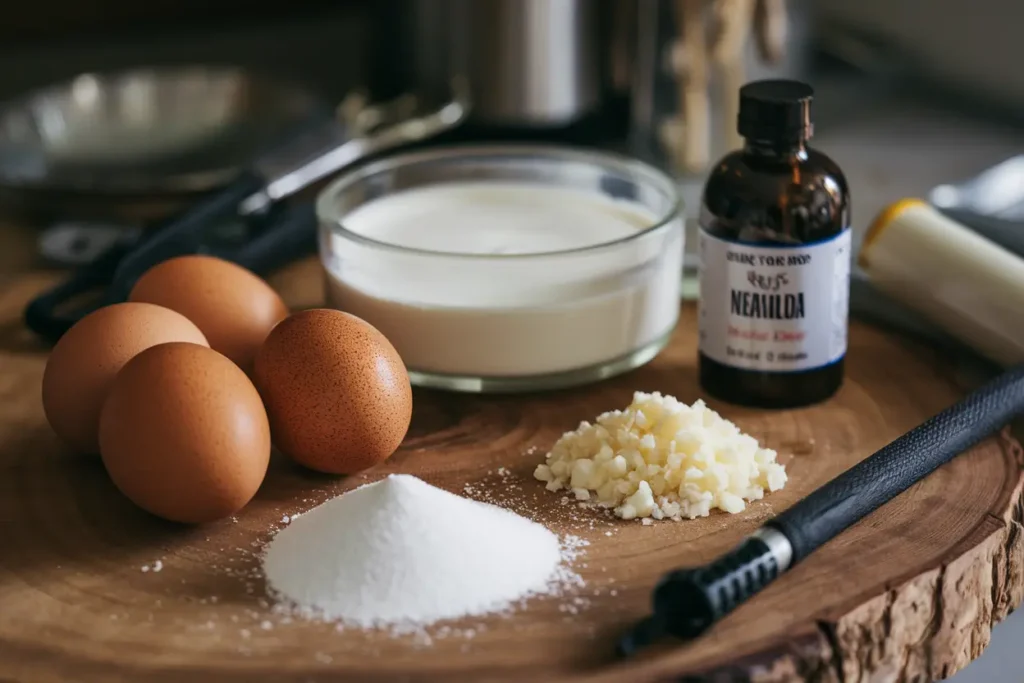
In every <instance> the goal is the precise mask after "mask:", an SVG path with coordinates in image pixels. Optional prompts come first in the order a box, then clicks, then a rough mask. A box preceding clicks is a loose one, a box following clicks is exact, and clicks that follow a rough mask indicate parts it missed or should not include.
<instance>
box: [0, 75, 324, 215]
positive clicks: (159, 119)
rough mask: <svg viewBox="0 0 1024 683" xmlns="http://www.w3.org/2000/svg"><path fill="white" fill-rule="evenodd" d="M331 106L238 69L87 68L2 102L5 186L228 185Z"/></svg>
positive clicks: (163, 189) (176, 190) (156, 190)
mask: <svg viewBox="0 0 1024 683" xmlns="http://www.w3.org/2000/svg"><path fill="white" fill-rule="evenodd" d="M331 116H333V112H332V108H331V107H329V106H327V105H326V104H325V103H324V102H323V101H321V100H320V99H319V98H317V97H315V96H314V95H312V94H311V93H310V92H308V91H306V90H304V89H302V88H300V87H297V86H295V85H289V84H285V83H281V82H278V81H274V80H272V79H268V78H261V77H258V76H256V75H254V74H252V73H250V72H248V71H245V70H243V69H240V68H233V67H224V68H214V67H202V66H195V67H178V68H174V67H166V68H147V69H137V70H131V71H122V72H113V73H106V74H102V73H100V74H93V73H87V74H82V75H79V76H77V77H75V78H74V79H72V80H70V81H68V82H66V83H62V84H59V85H55V86H51V87H47V88H43V89H41V90H37V91H34V92H31V93H29V94H27V95H26V96H24V97H22V98H20V99H18V100H15V101H12V102H7V103H4V104H0V187H3V188H7V189H14V190H43V191H60V192H83V193H93V194H103V195H125V194H180V193H190V192H198V191H205V190H208V189H211V188H213V187H217V186H219V185H222V184H224V183H225V182H227V181H229V180H230V179H231V178H232V177H234V176H235V175H236V174H237V173H238V171H239V169H241V168H242V167H244V166H245V165H247V164H248V163H249V162H251V161H252V159H253V157H254V156H256V155H257V154H259V153H260V152H262V151H263V150H265V149H266V148H267V147H270V146H273V145H274V144H276V143H278V142H280V141H281V139H282V138H286V137H287V136H288V135H289V134H290V132H291V131H294V130H296V129H298V128H300V127H302V126H305V125H309V123H310V122H311V121H314V120H316V119H318V118H327V117H331Z"/></svg>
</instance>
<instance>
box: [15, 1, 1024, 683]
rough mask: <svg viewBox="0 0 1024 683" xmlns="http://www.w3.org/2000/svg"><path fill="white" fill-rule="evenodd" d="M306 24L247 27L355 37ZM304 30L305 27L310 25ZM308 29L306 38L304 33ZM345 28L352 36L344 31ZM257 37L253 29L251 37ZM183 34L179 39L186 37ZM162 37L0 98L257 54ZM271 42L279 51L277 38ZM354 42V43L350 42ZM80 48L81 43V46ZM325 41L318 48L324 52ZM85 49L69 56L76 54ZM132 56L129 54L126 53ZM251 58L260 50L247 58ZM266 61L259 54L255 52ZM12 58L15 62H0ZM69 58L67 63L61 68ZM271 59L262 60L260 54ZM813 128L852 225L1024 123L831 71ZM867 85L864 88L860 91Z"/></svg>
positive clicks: (1011, 668) (350, 63)
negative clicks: (126, 67)
mask: <svg viewBox="0 0 1024 683" xmlns="http://www.w3.org/2000/svg"><path fill="white" fill-rule="evenodd" d="M316 24H317V25H316V27H312V26H299V25H297V26H287V25H285V26H275V27H272V28H268V29H256V28H254V29H253V35H257V34H259V32H260V31H261V30H263V31H265V34H269V33H274V34H276V36H277V38H276V39H277V40H278V42H289V41H290V42H293V43H295V44H296V45H301V46H302V49H301V52H302V54H304V55H306V56H311V55H314V54H325V53H328V54H329V53H330V50H331V49H333V46H336V45H338V44H348V45H355V46H356V48H357V47H358V46H359V45H361V41H362V39H361V32H360V31H359V30H358V28H353V25H352V24H351V22H348V21H347V20H344V18H339V20H338V21H337V22H335V23H333V24H332V23H331V22H329V21H318V22H316ZM310 32H312V34H311V33H310ZM310 35H312V38H311V37H310ZM340 35H347V36H349V38H351V40H348V41H346V40H343V39H341V38H339V36H340ZM257 37H258V36H257ZM186 42H187V41H186ZM181 44H182V41H180V40H172V39H171V38H165V39H160V40H154V41H141V40H139V41H136V43H134V44H131V43H121V44H106V45H104V46H101V47H95V46H94V47H93V48H88V47H85V48H83V47H82V46H77V47H72V48H62V49H60V50H56V49H35V50H31V51H29V52H28V53H17V54H16V53H0V74H2V75H0V97H9V96H10V95H11V94H13V93H16V92H18V91H20V90H21V89H23V88H25V87H28V86H29V85H36V84H38V83H41V82H47V81H53V80H56V79H58V78H62V77H64V76H66V75H67V74H68V69H69V68H76V69H83V68H84V69H91V68H110V67H112V66H116V65H120V64H122V63H131V62H132V61H133V60H134V61H138V59H139V57H138V55H139V54H157V55H160V59H161V61H178V62H184V61H199V60H205V61H221V60H220V59H218V57H217V55H218V54H219V55H221V57H223V55H224V54H228V55H244V54H246V53H247V51H248V54H256V53H257V52H259V50H256V49H253V46H256V45H261V44H262V43H261V41H260V40H258V39H257V38H252V37H249V38H247V37H245V36H242V37H238V38H233V39H230V40H227V41H223V40H220V39H219V38H217V36H216V35H215V34H214V33H213V32H204V33H202V35H199V36H198V38H197V40H195V41H193V42H192V43H191V46H192V47H191V48H190V49H191V50H192V52H191V53H190V54H184V53H183V52H182V51H181V50H180V49H178V50H176V49H175V47H174V46H175V45H181ZM279 49H280V50H281V51H282V52H284V48H283V47H279ZM354 49H355V48H354ZM82 50H85V52H81V51H82ZM324 50H326V52H325V51H324ZM76 53H77V54H79V55H82V54H85V55H87V56H86V57H80V58H76V57H75V56H74V55H75V54H76ZM132 55H134V58H133V57H132ZM254 59H255V60H256V62H257V65H258V66H259V65H260V64H259V59H260V58H256V57H254ZM263 61H264V62H266V58H263ZM15 63H16V64H17V65H18V66H17V67H12V66H8V68H3V67H4V66H5V65H10V64H15ZM332 63H333V65H335V66H334V67H333V68H334V69H335V70H334V71H332V72H328V71H326V70H325V71H322V72H321V73H319V74H316V75H315V78H314V79H313V80H317V81H319V82H321V83H328V82H329V84H330V85H331V87H337V88H339V89H341V90H343V89H344V88H345V87H347V86H348V85H351V84H352V83H353V78H354V74H355V73H358V69H359V68H360V66H361V65H360V62H359V60H358V59H344V58H342V56H340V55H339V58H338V59H336V60H332ZM69 64H73V65H76V66H74V67H70V66H69ZM265 66H266V67H267V68H270V67H271V64H270V63H269V62H266V63H265ZM816 87H817V89H818V102H819V105H818V107H819V109H818V116H817V124H816V128H817V131H818V134H817V136H816V138H815V140H814V144H815V145H816V146H817V147H819V148H820V149H822V150H823V151H825V152H826V153H828V154H829V155H830V156H832V157H833V158H834V159H835V160H836V161H837V162H838V163H839V164H840V165H841V166H842V168H843V169H844V171H845V172H846V175H847V177H848V180H849V182H850V186H851V188H852V195H853V206H854V214H853V215H854V230H855V231H856V232H857V233H858V234H860V233H862V231H863V229H864V228H865V226H866V225H867V224H868V223H869V222H870V220H871V218H872V217H873V216H874V215H875V214H876V213H877V211H878V210H880V209H881V208H882V207H883V206H885V205H886V204H888V203H889V202H891V201H893V200H896V199H899V198H901V197H906V196H922V195H924V194H925V193H926V192H927V191H928V190H929V189H931V188H932V187H934V186H935V185H937V184H940V183H944V182H950V181H955V180H959V179H962V178H965V177H969V176H971V175H973V174H975V173H977V172H979V171H981V170H983V169H984V168H986V167H988V166H991V165H993V164H995V163H997V162H999V161H1002V160H1003V159H1005V158H1007V157H1009V156H1012V155H1013V154H1016V153H1020V152H1021V151H1024V130H1020V129H1015V128H1012V127H1009V126H1007V125H1003V124H1000V123H994V122H991V121H986V120H983V119H980V118H974V117H972V116H969V115H966V114H964V113H961V112H960V111H958V110H954V109H952V108H947V107H942V106H939V105H936V104H935V103H934V102H932V101H928V100H922V99H918V98H914V97H910V96H907V95H904V94H901V93H899V92H896V91H893V90H889V91H886V92H883V93H881V94H880V93H878V92H877V91H871V90H870V89H869V90H867V91H866V90H865V89H864V88H862V83H859V82H858V81H857V80H849V79H838V80H836V81H834V82H833V81H827V82H821V83H816ZM866 92H870V93H871V94H870V95H866V94H865V93H866ZM684 192H685V194H686V195H687V198H688V204H689V206H691V207H695V206H697V205H698V204H699V192H700V182H699V181H689V182H685V183H684ZM1021 642H1024V612H1022V611H1018V612H1017V613H1015V614H1014V615H1011V616H1010V617H1009V618H1008V619H1007V620H1006V621H1005V622H1004V623H1003V624H1001V625H999V626H998V627H997V628H996V629H995V630H994V633H993V637H992V643H991V645H990V646H989V649H988V650H987V651H986V653H985V654H984V655H983V656H982V657H981V658H980V659H979V660H978V661H976V662H974V663H972V664H971V665H969V666H968V667H967V668H966V669H965V670H964V671H963V672H961V673H959V674H957V675H956V676H955V677H954V678H953V680H954V681H955V683H983V682H984V683H1004V682H1005V683H1010V682H1011V681H1016V680H1019V673H1018V672H1019V671H1021V670H1024V651H1022V650H1021V649H1020V647H1019V643H1021Z"/></svg>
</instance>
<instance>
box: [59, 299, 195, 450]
mask: <svg viewBox="0 0 1024 683" xmlns="http://www.w3.org/2000/svg"><path fill="white" fill-rule="evenodd" d="M171 341H182V342H192V343H193V344H201V345H203V346H206V345H207V342H206V337H204V336H203V333H202V332H200V331H199V328H197V327H196V326H195V325H194V324H193V323H192V322H190V321H189V320H188V319H187V318H185V316H183V315H181V314H180V313H177V312H175V311H172V310H170V309H169V308H164V307H162V306H155V305H153V304H144V303H123V304H114V305H112V306H105V307H103V308H101V309H99V310H96V311H93V312H92V313H90V314H89V315H87V316H85V317H84V318H82V319H81V320H79V321H78V322H77V323H75V325H74V326H73V327H72V328H71V329H70V330H68V331H67V332H65V333H64V336H62V337H61V338H60V341H58V342H57V344H56V345H55V346H54V347H53V351H52V352H51V353H50V358H49V359H48V360H47V361H46V370H45V371H44V372H43V410H44V412H45V413H46V419H47V421H48V422H49V423H50V426H51V427H53V431H55V432H56V433H57V436H59V437H60V438H61V439H62V440H63V441H65V442H66V443H67V444H68V445H69V446H71V447H72V448H74V449H76V450H78V451H81V452H83V453H96V452H98V451H99V441H98V439H97V434H98V430H99V423H100V408H101V407H102V406H103V401H104V399H105V398H106V396H107V391H109V389H110V385H111V383H112V382H113V381H114V377H115V375H117V373H118V371H119V370H120V369H121V368H122V367H123V366H124V364H125V363H127V362H128V361H129V360H131V359H132V358H133V357H135V355H136V354H138V353H139V352H141V351H144V350H145V349H148V348H149V347H151V346H156V345H157V344H163V343H164V342H171Z"/></svg>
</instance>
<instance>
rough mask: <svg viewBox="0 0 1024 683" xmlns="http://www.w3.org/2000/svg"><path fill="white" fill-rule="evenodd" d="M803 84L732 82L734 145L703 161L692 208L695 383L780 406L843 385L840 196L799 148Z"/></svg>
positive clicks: (833, 176) (805, 114)
mask: <svg viewBox="0 0 1024 683" xmlns="http://www.w3.org/2000/svg"><path fill="white" fill-rule="evenodd" d="M812 98H813V90H812V89H811V87H810V86H809V85H807V84H805V83H800V82H798V81H787V80H770V81H756V82H753V83H748V84H747V85H745V86H743V88H741V89H740V110H739V120H738V130H739V133H740V135H742V136H743V138H744V139H745V141H746V144H745V146H744V147H743V149H742V150H738V151H735V152H733V153H731V154H729V155H727V156H726V157H725V158H723V159H722V160H721V161H720V162H718V164H717V165H716V166H715V167H714V168H713V169H712V171H711V174H710V177H709V178H708V181H707V184H706V186H705V188H704V198H703V205H702V207H701V218H700V222H701V234H700V238H701V241H700V255H701V300H700V382H701V385H702V386H703V388H704V390H705V391H706V392H707V393H709V394H711V395H712V396H714V397H716V398H720V399H722V400H725V401H729V402H731V403H737V404H741V405H748V406H756V407H763V408H788V407H795V406H802V405H807V404H810V403H815V402H818V401H821V400H824V399H826V398H828V397H829V396H831V395H832V394H833V393H835V391H836V390H837V389H838V388H839V387H840V385H841V384H842V382H843V359H844V357H845V355H846V336H847V334H846V333H847V311H848V308H849V285H850V198H849V192H848V190H847V187H846V179H845V178H844V177H843V173H842V171H841V170H840V169H839V167H838V166H837V165H836V164H835V162H833V161H832V160H831V159H829V158H828V157H827V156H825V155H824V154H822V153H820V152H818V151H816V150H813V149H811V148H810V147H808V146H807V141H808V140H809V139H810V137H811V135H812V133H813V124H812V121H811V100H812Z"/></svg>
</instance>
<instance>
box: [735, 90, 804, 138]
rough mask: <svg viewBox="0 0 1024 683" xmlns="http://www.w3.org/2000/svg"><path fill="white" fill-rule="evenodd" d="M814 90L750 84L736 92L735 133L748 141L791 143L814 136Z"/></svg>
mask: <svg viewBox="0 0 1024 683" xmlns="http://www.w3.org/2000/svg"><path fill="white" fill-rule="evenodd" d="M813 98H814V89H813V88H811V86H809V85H807V84H806V83H802V82H801V81H789V80H766V81H753V82H751V83H747V84H746V85H744V86H743V87H742V88H740V113H739V117H738V121H737V126H736V129H737V130H738V131H739V134H740V135H742V136H743V137H744V138H746V139H748V140H755V141H758V142H769V143H795V142H801V141H803V140H808V139H810V137H811V136H812V135H813V134H814V124H813V123H812V122H811V100H812V99H813Z"/></svg>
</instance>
